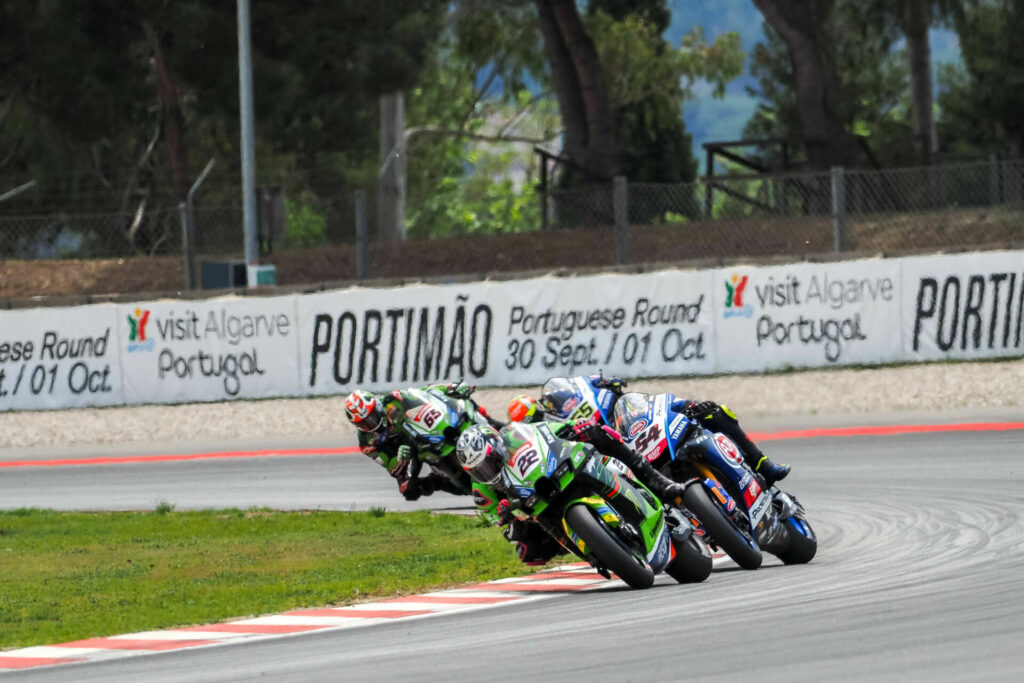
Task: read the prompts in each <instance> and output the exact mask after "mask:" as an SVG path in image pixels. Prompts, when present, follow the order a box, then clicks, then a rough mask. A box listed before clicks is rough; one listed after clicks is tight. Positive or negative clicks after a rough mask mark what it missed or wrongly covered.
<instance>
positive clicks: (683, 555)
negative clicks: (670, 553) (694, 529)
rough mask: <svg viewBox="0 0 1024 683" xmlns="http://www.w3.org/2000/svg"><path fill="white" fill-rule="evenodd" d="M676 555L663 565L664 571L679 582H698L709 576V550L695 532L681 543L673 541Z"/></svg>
mask: <svg viewBox="0 0 1024 683" xmlns="http://www.w3.org/2000/svg"><path fill="white" fill-rule="evenodd" d="M673 545H674V546H675V549H676V557H675V559H674V560H672V562H671V564H669V565H668V566H667V567H665V573H666V574H668V575H669V576H671V577H672V578H673V579H675V580H676V581H678V582H679V583H700V582H701V581H703V580H704V579H706V578H708V577H709V576H711V564H712V560H711V550H710V549H709V548H708V544H707V543H705V542H704V539H702V538H701V537H700V536H698V535H697V534H696V533H692V534H690V536H689V538H687V539H686V540H685V541H683V542H682V543H673Z"/></svg>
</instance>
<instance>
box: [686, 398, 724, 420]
mask: <svg viewBox="0 0 1024 683" xmlns="http://www.w3.org/2000/svg"><path fill="white" fill-rule="evenodd" d="M716 410H718V404H717V403H715V402H714V401H695V402H693V403H691V404H690V405H688V406H686V408H685V409H684V410H683V415H685V416H686V417H692V418H694V419H697V420H699V419H701V418H702V417H711V414H712V413H714V412H715V411H716Z"/></svg>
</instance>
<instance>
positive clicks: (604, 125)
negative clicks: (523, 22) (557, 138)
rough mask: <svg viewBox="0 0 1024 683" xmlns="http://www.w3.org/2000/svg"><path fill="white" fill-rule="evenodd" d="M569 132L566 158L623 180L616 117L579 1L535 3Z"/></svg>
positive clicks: (536, 0) (543, 0)
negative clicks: (616, 134) (620, 173)
mask: <svg viewBox="0 0 1024 683" xmlns="http://www.w3.org/2000/svg"><path fill="white" fill-rule="evenodd" d="M534 3H535V5H536V7H537V16H538V22H539V25H540V30H541V34H542V35H543V36H544V52H545V54H546V55H547V60H548V65H549V67H550V69H551V77H552V80H553V81H554V84H555V92H556V93H557V96H558V105H559V112H560V113H561V116H562V121H563V124H564V132H565V154H566V156H568V157H569V159H571V160H572V161H573V162H575V163H576V164H578V165H580V166H581V167H583V168H585V169H587V171H588V172H589V173H590V174H592V175H594V176H596V177H599V178H605V179H611V178H613V177H614V176H616V175H618V174H619V172H620V168H621V163H622V162H621V158H620V150H619V146H618V142H617V141H616V136H615V128H616V125H615V115H614V112H613V111H612V107H611V103H610V102H609V99H608V92H607V90H606V87H605V83H604V74H603V70H602V68H601V61H600V58H599V57H598V53H597V48H596V47H595V45H594V41H593V40H592V39H591V37H590V35H589V34H588V33H587V31H586V29H585V28H584V26H583V21H582V19H581V18H580V15H579V12H578V11H577V8H576V3H575V2H574V0H534Z"/></svg>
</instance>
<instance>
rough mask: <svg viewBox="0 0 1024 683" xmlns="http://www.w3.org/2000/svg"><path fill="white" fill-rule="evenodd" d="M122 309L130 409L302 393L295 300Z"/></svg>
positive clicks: (120, 328) (120, 338) (120, 341)
mask: <svg viewBox="0 0 1024 683" xmlns="http://www.w3.org/2000/svg"><path fill="white" fill-rule="evenodd" d="M117 311H118V316H117V317H118V337H117V346H118V349H119V351H120V354H121V365H122V372H123V379H124V397H125V400H126V401H127V402H128V403H182V402H188V401H220V400H226V399H236V398H265V397H271V396H294V395H296V394H297V393H298V392H299V373H298V367H299V365H298V338H299V330H298V328H297V326H296V324H295V297H292V296H286V297H272V298H266V299H261V298H255V297H245V298H222V299H212V300H209V301H154V302H149V303H144V304H133V305H121V306H118V307H117Z"/></svg>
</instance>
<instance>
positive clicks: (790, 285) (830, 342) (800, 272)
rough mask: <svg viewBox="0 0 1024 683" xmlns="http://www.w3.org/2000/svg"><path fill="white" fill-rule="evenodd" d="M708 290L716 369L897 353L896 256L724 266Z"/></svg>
mask: <svg viewBox="0 0 1024 683" xmlns="http://www.w3.org/2000/svg"><path fill="white" fill-rule="evenodd" d="M714 292H715V310H716V314H715V317H716V323H717V324H716V336H715V347H716V353H717V354H718V359H719V366H718V369H719V370H720V371H721V372H736V371H744V370H755V371H756V370H775V369H779V368H787V367H794V368H799V367H819V366H829V365H850V364H854V363H885V362H891V361H895V360H898V358H899V354H900V350H901V346H900V336H899V320H900V309H899V307H900V297H899V263H898V262H897V261H892V260H883V259H866V260H860V261H844V262H837V263H801V264H793V265H786V266H772V267H735V268H725V269H722V270H720V271H718V272H717V273H716V276H715V289H714Z"/></svg>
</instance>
